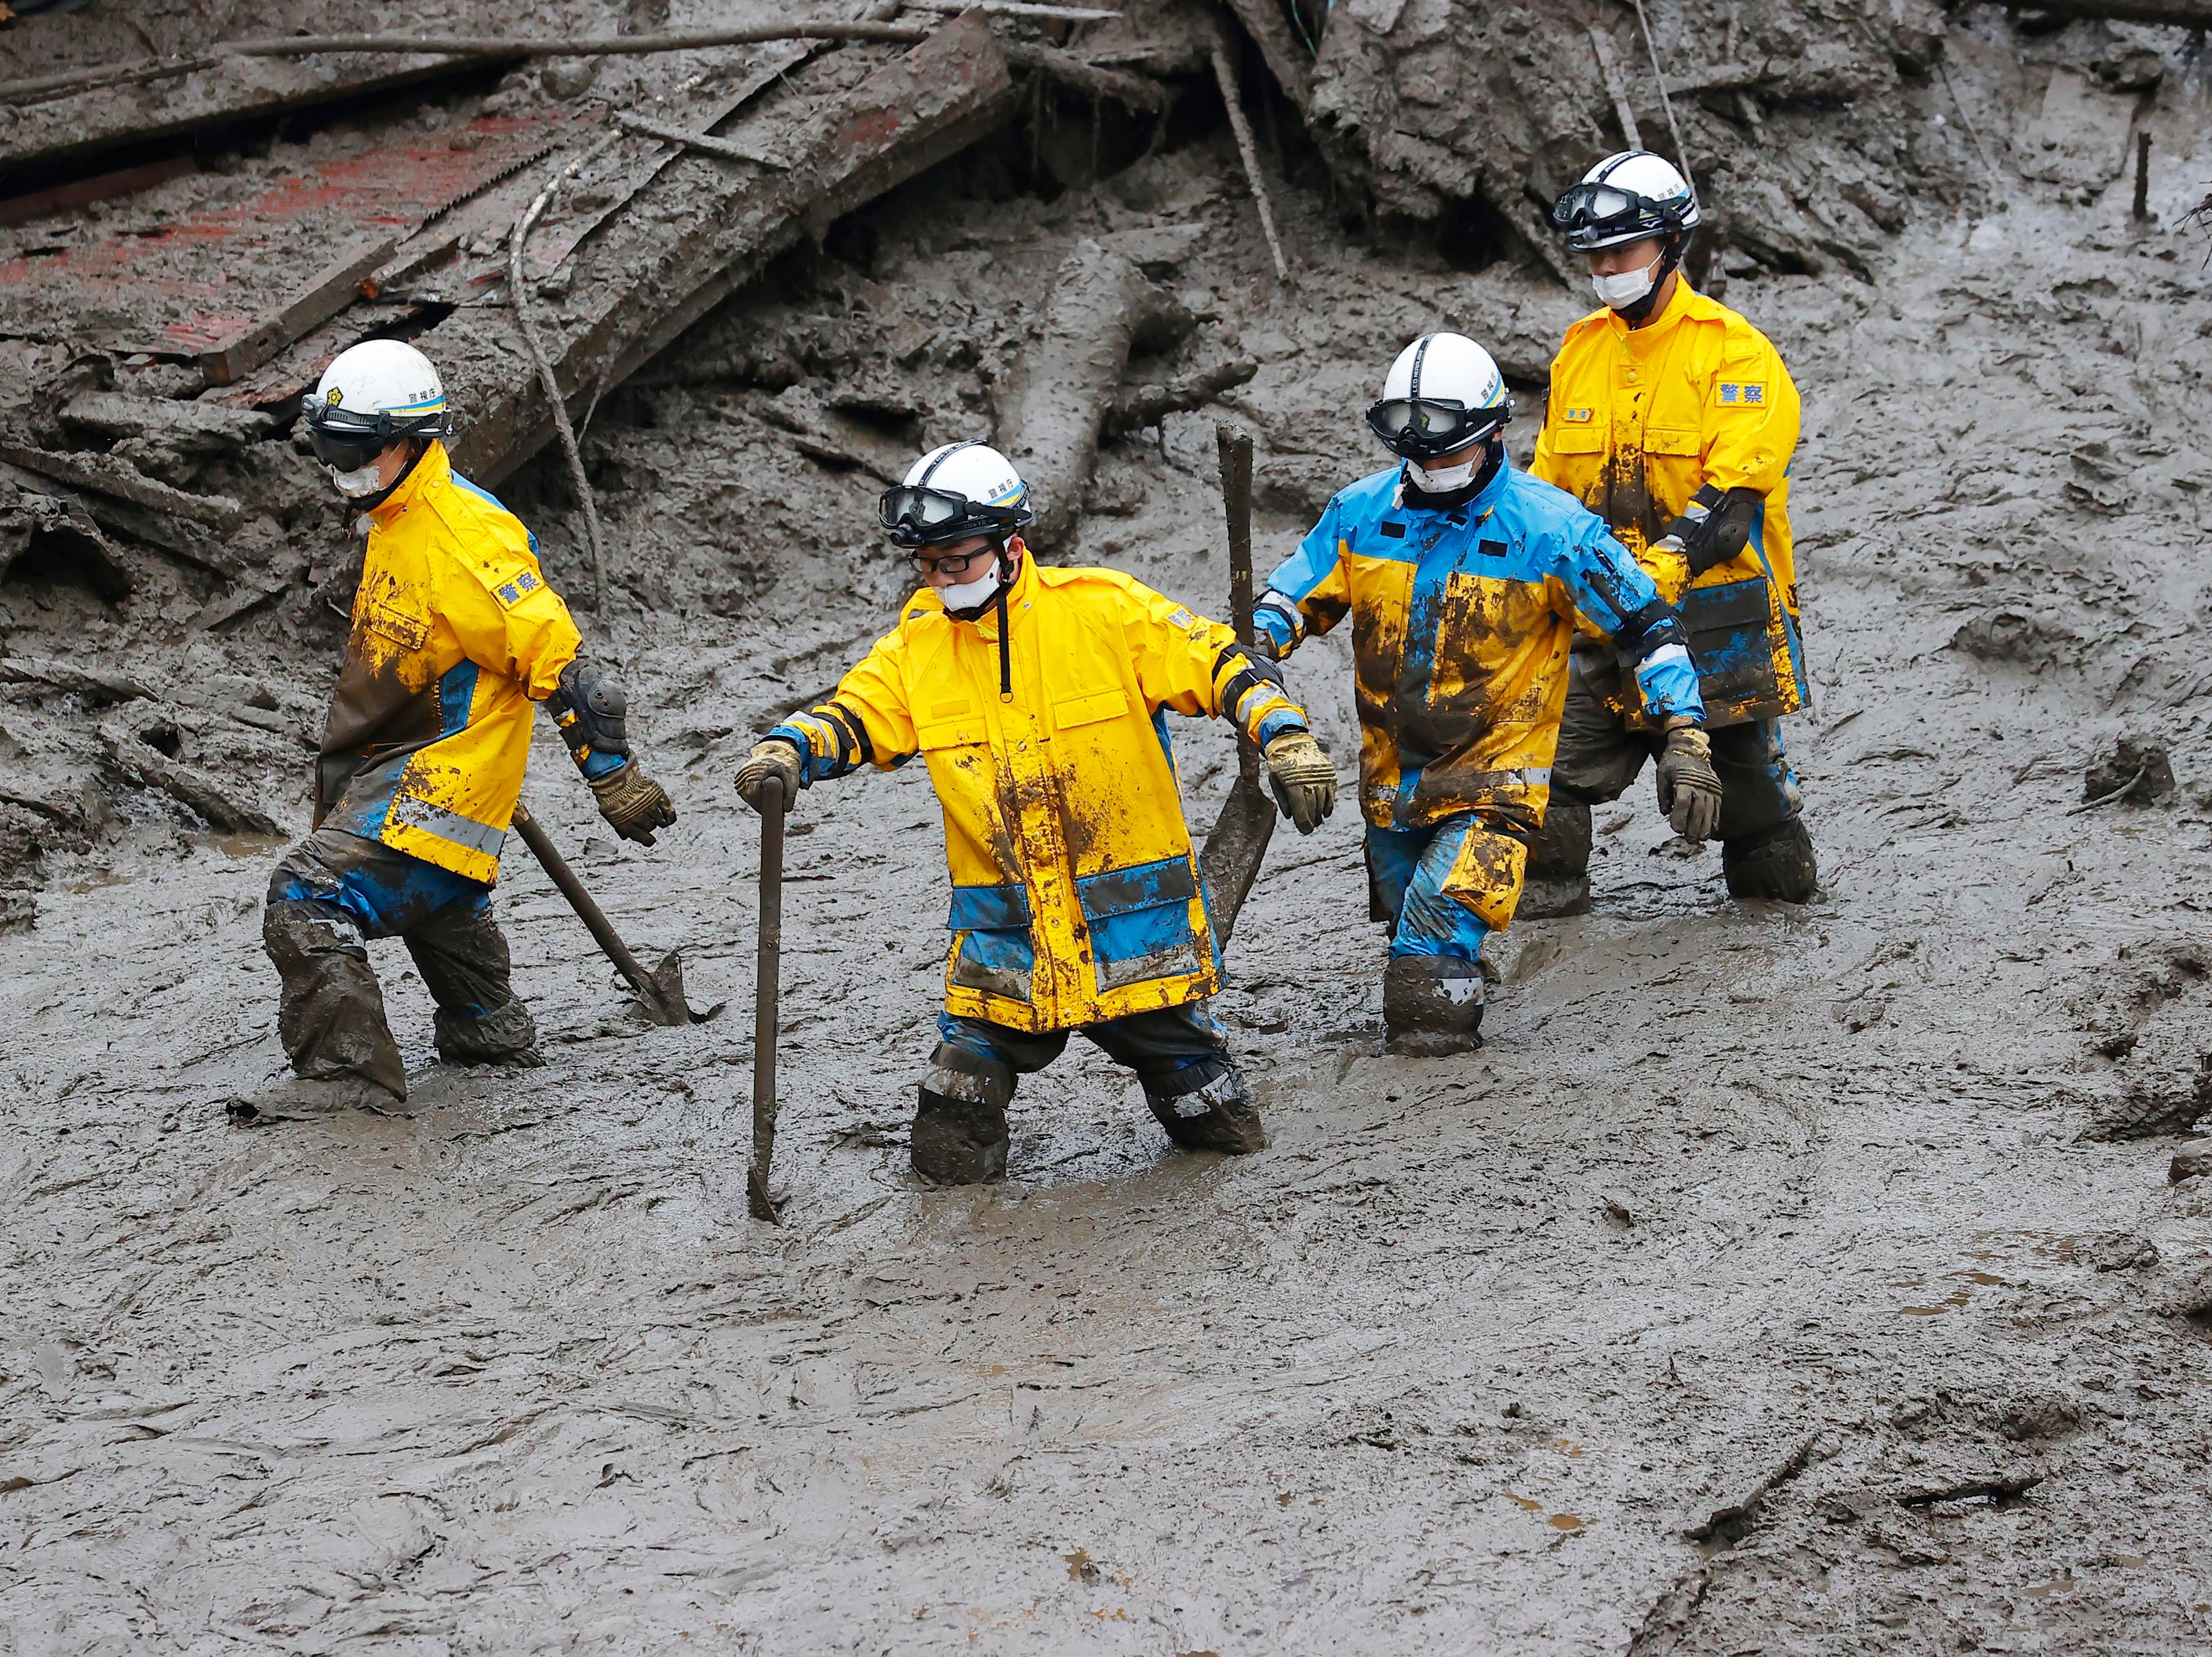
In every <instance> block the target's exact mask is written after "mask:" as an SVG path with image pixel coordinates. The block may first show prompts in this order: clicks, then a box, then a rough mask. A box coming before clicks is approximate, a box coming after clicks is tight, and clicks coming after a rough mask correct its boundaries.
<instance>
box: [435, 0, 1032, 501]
mask: <svg viewBox="0 0 2212 1657" xmlns="http://www.w3.org/2000/svg"><path fill="white" fill-rule="evenodd" d="M794 79H803V74H802V76H799V77H794ZM1013 96H1014V92H1013V82H1012V79H1011V77H1010V76H1009V75H1008V72H1007V66H1006V58H1005V55H1004V54H1003V53H1002V52H1000V48H999V43H998V41H997V39H996V38H995V37H994V35H993V33H992V32H991V30H990V27H989V26H988V25H987V23H986V22H985V21H983V19H982V18H981V16H980V15H975V14H972V13H970V14H965V15H962V16H960V17H957V18H955V19H954V20H952V21H950V22H946V23H944V24H940V25H939V26H937V27H934V28H933V29H932V30H931V31H929V33H928V38H927V39H926V40H924V41H922V42H921V44H920V45H919V46H916V47H915V49H914V50H913V51H911V52H907V53H904V54H902V55H901V56H900V57H897V58H891V59H890V60H888V61H886V62H884V63H883V64H880V65H879V66H878V67H877V68H876V69H875V70H872V71H871V72H870V73H869V74H868V75H867V76H866V77H865V78H863V79H862V80H861V81H860V83H859V84H858V85H856V86H854V87H853V88H851V89H850V90H848V91H846V92H843V93H842V94H837V95H836V97H835V98H834V99H832V100H829V101H828V102H827V103H826V104H823V103H817V102H813V101H811V100H797V105H796V106H797V107H798V108H799V110H801V111H803V115H802V116H799V117H794V116H793V115H791V114H788V113H780V112H778V110H777V108H775V107H773V106H771V107H769V109H768V110H767V111H766V112H763V113H762V114H760V115H758V116H757V117H756V118H753V119H751V120H750V121H748V122H746V123H744V126H743V127H742V128H741V130H740V131H739V132H738V133H737V134H730V135H724V136H726V137H729V138H731V140H732V142H737V143H746V144H747V147H749V148H750V147H751V146H752V144H754V143H759V144H761V145H762V146H763V148H765V149H768V150H769V151H771V152H773V153H775V154H776V155H780V156H781V157H782V158H784V160H785V161H786V162H787V166H786V167H784V168H783V169H782V170H781V171H777V172H770V173H759V172H754V171H752V170H750V169H746V170H744V172H743V173H739V172H738V170H736V169H732V168H726V167H717V166H715V165H714V163H711V162H704V161H702V162H700V163H698V164H697V165H698V167H699V168H700V169H701V170H702V172H708V173H712V175H713V176H712V177H711V178H710V179H703V180H702V179H687V182H686V185H685V187H684V190H683V191H681V192H676V191H671V195H672V196H675V197H676V198H677V199H678V200H680V202H681V203H682V210H681V211H680V212H676V213H671V214H667V215H657V214H652V213H643V212H640V213H632V214H628V215H624V216H623V219H622V220H621V221H620V222H611V223H610V224H609V226H608V227H607V228H606V231H605V234H604V235H603V237H602V239H600V240H597V241H595V242H594V243H593V244H592V245H590V246H588V247H586V248H585V249H581V250H580V251H579V254H578V256H577V264H576V268H575V270H574V272H573V274H572V276H571V278H570V282H569V285H568V294H567V297H566V300H565V302H564V305H563V307H562V311H561V313H560V314H559V317H558V319H557V322H556V325H554V326H553V327H550V328H549V329H548V330H547V336H548V337H547V342H546V347H547V355H548V356H549V358H550V361H552V363H553V365H554V373H555V378H556V380H557V381H558V383H559V385H560V386H561V388H562V394H563V396H564V397H565V398H566V399H567V401H568V404H569V407H570V410H571V414H572V416H573V415H577V414H580V413H581V412H582V411H583V410H584V409H585V408H586V406H587V405H588V404H590V403H592V401H593V400H595V399H596V398H598V397H599V396H601V395H603V394H604V393H605V392H606V391H609V390H611V389H612V388H613V387H614V386H616V385H620V384H621V383H622V382H623V380H624V379H628V378H629V376H630V375H631V374H632V373H635V372H636V370H637V369H638V368H640V367H642V366H643V365H644V364H645V363H646V362H647V361H649V360H651V359H652V358H653V356H655V355H658V354H659V352H660V351H662V350H664V349H666V347H667V346H668V345H669V344H671V343H672V342H673V341H674V340H675V339H676V337H677V336H678V335H679V334H680V333H682V332H683V331H684V329H686V328H688V327H690V325H692V324H693V323H694V322H696V321H697V320H698V319H700V318H701V317H702V316H704V315H705V314H706V313H708V311H709V310H711V309H712V308H713V307H714V306H716V305H718V304H720V302H721V301H722V300H724V299H725V298H726V297H727V296H728V295H729V294H731V293H732V292H733V291H734V290H735V289H736V288H738V287H739V286H740V285H742V284H743V283H744V282H747V281H750V279H751V278H752V277H753V276H756V275H757V274H758V273H759V272H760V270H762V269H763V268H764V267H765V266H766V265H767V264H768V263H769V260H771V259H773V258H775V256H776V255H778V254H780V253H781V252H784V251H785V250H786V249H787V248H789V247H791V246H793V245H794V244H795V243H797V242H798V241H799V240H800V239H801V238H802V237H804V236H807V235H814V236H819V235H821V234H824V233H826V232H827V230H828V229H829V226H830V225H831V224H833V223H834V222H836V220H838V219H839V218H841V217H842V216H843V215H845V214H847V213H849V212H851V211H852V210H853V209H855V208H857V207H859V206H860V205H861V204H862V203H866V202H867V201H870V200H872V199H873V198H874V197H877V196H878V195H880V194H882V193H883V192H884V191H886V190H888V189H890V188H891V187H892V186H893V185H897V184H900V183H902V182H903V181H904V180H906V179H910V178H912V177H914V176H915V174H916V173H921V172H922V171H923V170H925V169H926V168H927V167H933V166H934V165H936V164H937V163H938V162H939V161H944V160H946V159H948V158H949V157H951V156H952V155H956V154H957V153H958V152H959V151H961V150H963V149H966V148H967V147H968V146H969V144H971V143H974V142H975V140H976V139H977V138H979V137H981V136H982V135H983V134H984V133H986V132H987V131H989V130H991V129H992V128H993V127H994V126H995V125H997V124H998V123H999V122H1000V119H1001V118H1004V116H1005V115H1006V113H1007V112H1008V111H1009V110H1011V109H1012V105H1013ZM425 349H428V350H431V351H433V352H434V353H435V355H437V356H438V358H439V360H440V361H441V362H451V363H453V364H454V365H455V375H454V379H456V380H457V381H458V385H457V387H456V389H457V390H458V391H459V397H460V399H461V401H462V404H463V406H465V407H467V408H469V409H470V410H471V411H472V412H471V420H470V422H469V424H468V426H467V428H466V429H465V430H464V431H463V433H462V434H461V436H460V438H459V440H458V442H457V443H456V446H455V457H454V458H455V462H456V464H458V465H459V467H460V468H461V470H463V471H465V472H466V473H467V474H468V475H469V476H471V477H475V478H477V479H479V480H480V481H482V482H483V483H487V484H489V485H492V486H496V485H497V484H498V483H499V482H500V481H501V479H503V478H505V477H506V476H507V475H508V474H509V473H511V472H512V471H513V470H514V469H515V467H516V466H518V465H520V464H521V463H522V462H523V461H524V460H526V459H527V458H529V457H530V456H531V455H532V454H533V453H534V452H536V451H537V450H538V448H539V447H540V446H542V445H543V444H544V442H545V441H546V440H548V439H549V438H550V437H551V436H552V435H553V431H554V422H553V418H552V411H551V405H550V403H549V402H548V400H547V399H546V397H545V395H544V391H542V390H541V388H540V386H539V385H538V379H537V377H536V376H535V375H533V374H532V373H531V372H530V370H529V368H528V366H527V364H526V363H524V362H520V361H518V360H517V358H516V356H515V354H514V350H513V319H512V317H510V316H507V315H505V314H502V313H499V312H496V311H487V310H482V309H477V308H473V307H471V308H465V309H463V310H462V311H460V312H459V313H456V314H455V315H454V316H453V317H452V318H450V319H447V321H446V322H444V323H442V324H441V325H439V327H438V328H437V329H436V331H435V333H433V334H432V335H430V336H429V337H428V339H427V340H426V342H425Z"/></svg>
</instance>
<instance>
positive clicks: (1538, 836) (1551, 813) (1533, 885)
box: [1513, 800, 1590, 920]
mask: <svg viewBox="0 0 2212 1657" xmlns="http://www.w3.org/2000/svg"><path fill="white" fill-rule="evenodd" d="M1589 860H1590V809H1589V806H1587V805H1562V804H1560V803H1559V801H1558V800H1553V802H1552V804H1551V808H1550V809H1549V810H1547V811H1546V812H1545V813H1544V826H1543V827H1542V828H1541V829H1538V830H1537V831H1536V833H1535V835H1534V838H1533V839H1531V840H1530V841H1529V842H1528V877H1527V878H1526V879H1525V880H1524V881H1523V882H1522V886H1521V904H1520V907H1518V908H1516V910H1515V911H1514V912H1513V913H1514V916H1515V918H1516V920H1553V919H1555V918H1557V917H1558V916H1560V915H1579V914H1587V913H1589V907H1590V882H1589Z"/></svg>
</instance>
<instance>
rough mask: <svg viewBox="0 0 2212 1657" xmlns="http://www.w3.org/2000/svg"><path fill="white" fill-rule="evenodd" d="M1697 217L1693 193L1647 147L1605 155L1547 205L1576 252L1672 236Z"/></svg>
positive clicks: (1675, 171) (1671, 165) (1677, 172)
mask: <svg viewBox="0 0 2212 1657" xmlns="http://www.w3.org/2000/svg"><path fill="white" fill-rule="evenodd" d="M1698 223H1699V213H1698V195H1697V192H1696V191H1694V190H1692V189H1691V188H1690V181H1689V180H1688V179H1686V178H1684V177H1683V176H1682V174H1681V173H1680V170H1679V169H1678V168H1677V167H1675V166H1674V163H1673V162H1672V161H1668V159H1667V158H1666V157H1665V156H1663V155H1653V154H1652V153H1651V152H1650V150H1648V149H1624V150H1622V151H1621V152H1620V154H1619V155H1608V156H1607V157H1606V158H1605V159H1604V160H1603V161H1600V162H1599V163H1598V164H1597V165H1596V166H1595V167H1592V168H1590V170H1589V172H1588V173H1584V174H1583V179H1582V182H1581V183H1580V184H1574V185H1568V186H1567V188H1566V189H1565V191H1561V192H1560V196H1559V200H1558V201H1557V202H1555V203H1553V207H1552V228H1553V229H1555V230H1557V231H1559V233H1560V234H1562V235H1564V236H1565V237H1566V239H1567V246H1569V247H1571V248H1572V249H1573V250H1574V251H1575V252H1577V253H1595V252H1598V251H1599V250H1600V249H1601V248H1606V247H1622V246H1627V245H1628V244H1629V243H1631V242H1638V241H1652V240H1657V239H1659V238H1661V237H1669V238H1671V237H1675V236H1680V235H1681V234H1684V233H1685V232H1686V231H1690V230H1694V229H1695V228H1697V226H1698Z"/></svg>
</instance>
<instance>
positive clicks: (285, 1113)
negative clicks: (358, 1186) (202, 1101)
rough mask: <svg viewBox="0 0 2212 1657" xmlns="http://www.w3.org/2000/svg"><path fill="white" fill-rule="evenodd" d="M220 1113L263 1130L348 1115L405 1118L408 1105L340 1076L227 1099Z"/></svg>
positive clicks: (294, 1081)
mask: <svg viewBox="0 0 2212 1657" xmlns="http://www.w3.org/2000/svg"><path fill="white" fill-rule="evenodd" d="M223 1111H224V1114H227V1115H228V1117H229V1118H230V1120H231V1121H232V1123H233V1124H234V1126H239V1127H266V1126H269V1125H270V1123H272V1122H307V1121H313V1120H315V1119H316V1118H317V1117H325V1116H349V1115H353V1114H356V1113H358V1112H367V1113H368V1114H371V1115H374V1116H404V1115H406V1114H408V1110H407V1102H406V1101H405V1100H404V1098H402V1097H401V1096H398V1095H397V1094H395V1093H393V1092H392V1089H389V1088H386V1087H383V1086H380V1085H379V1084H378V1083H374V1082H372V1081H370V1080H368V1078H367V1077H360V1076H341V1077H335V1078H333V1079H330V1080H325V1079H322V1078H320V1077H312V1076H294V1077H289V1078H287V1079H286V1080H284V1081H282V1082H279V1083H276V1084H274V1085H273V1086H271V1087H270V1088H269V1089H267V1090H266V1091H264V1092H262V1093H258V1094H253V1095H250V1096H244V1097H240V1098H236V1099H230V1100H226V1101H225V1102H224V1103H223Z"/></svg>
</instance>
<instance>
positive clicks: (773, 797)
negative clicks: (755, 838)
mask: <svg viewBox="0 0 2212 1657" xmlns="http://www.w3.org/2000/svg"><path fill="white" fill-rule="evenodd" d="M761 790H762V792H761V861H760V952H759V954H758V956H757V957H756V958H755V966H754V977H753V986H754V987H753V1155H752V1166H751V1168H750V1169H749V1170H748V1172H747V1174H746V1175H745V1206H746V1208H747V1209H748V1210H749V1211H750V1213H751V1214H752V1217H754V1218H755V1219H757V1220H773V1219H775V1204H774V1203H773V1202H771V1201H770V1200H769V1194H768V1168H769V1160H770V1159H771V1158H773V1157H774V1156H775V1037H776V1027H777V1023H778V1020H779V1017H780V1014H781V1000H782V991H783V986H782V972H783V804H784V802H783V780H782V779H781V778H780V777H770V778H769V779H768V780H766V781H765V782H763V784H762V785H761Z"/></svg>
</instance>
